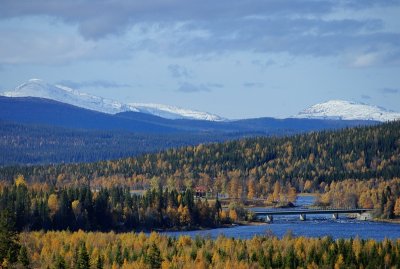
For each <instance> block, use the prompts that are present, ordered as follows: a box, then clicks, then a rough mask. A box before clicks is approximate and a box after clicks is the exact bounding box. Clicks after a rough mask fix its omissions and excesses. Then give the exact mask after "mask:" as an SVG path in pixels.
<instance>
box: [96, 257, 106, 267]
mask: <svg viewBox="0 0 400 269" xmlns="http://www.w3.org/2000/svg"><path fill="white" fill-rule="evenodd" d="M95 266H96V267H95V268H96V269H103V268H104V258H103V257H102V256H101V255H99V256H97V258H96V262H95Z"/></svg>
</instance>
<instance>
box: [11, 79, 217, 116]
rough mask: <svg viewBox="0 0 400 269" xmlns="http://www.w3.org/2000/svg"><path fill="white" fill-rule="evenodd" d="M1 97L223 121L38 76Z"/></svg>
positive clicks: (96, 109) (207, 114)
mask: <svg viewBox="0 0 400 269" xmlns="http://www.w3.org/2000/svg"><path fill="white" fill-rule="evenodd" d="M3 96H6V97H39V98H46V99H51V100H55V101H58V102H62V103H66V104H70V105H74V106H77V107H81V108H86V109H90V110H94V111H98V112H102V113H107V114H116V113H120V112H127V111H133V112H141V113H146V114H151V115H155V116H159V117H163V118H167V119H192V120H207V121H222V120H224V119H223V118H222V117H219V116H217V115H213V114H210V113H207V112H200V111H194V110H189V109H183V108H179V107H175V106H168V105H160V104H144V103H130V104H124V103H121V102H118V101H115V100H111V99H107V98H103V97H99V96H94V95H90V94H87V93H83V92H80V91H77V90H74V89H72V88H69V87H66V86H63V85H52V84H49V83H46V82H45V81H43V80H41V79H30V80H29V81H28V82H26V83H23V84H21V85H19V86H18V87H16V88H15V89H14V90H12V91H6V92H4V93H3Z"/></svg>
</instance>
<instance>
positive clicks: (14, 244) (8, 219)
mask: <svg viewBox="0 0 400 269" xmlns="http://www.w3.org/2000/svg"><path fill="white" fill-rule="evenodd" d="M14 223H15V222H14V218H13V216H12V215H11V214H10V212H9V211H8V210H3V211H2V212H0V264H1V263H3V262H4V261H7V262H8V263H14V262H16V260H17V259H16V258H17V255H18V252H19V248H20V246H19V243H18V234H17V232H16V230H15V224H14Z"/></svg>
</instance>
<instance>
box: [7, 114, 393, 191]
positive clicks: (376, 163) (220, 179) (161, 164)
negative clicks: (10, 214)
mask: <svg viewBox="0 0 400 269" xmlns="http://www.w3.org/2000/svg"><path fill="white" fill-rule="evenodd" d="M17 174H22V175H24V176H25V178H26V179H27V180H28V181H29V182H46V183H47V184H50V185H54V186H65V185H74V184H80V183H82V182H86V181H87V180H90V181H91V183H92V184H94V185H99V186H111V185H115V184H119V185H125V186H129V187H131V188H134V189H147V188H149V186H151V184H152V181H158V182H161V184H162V185H163V186H168V188H169V189H177V190H180V189H185V188H191V187H193V186H196V185H204V186H206V187H207V188H210V189H212V190H213V192H214V193H225V194H228V195H229V196H230V197H233V198H246V197H248V198H252V197H267V196H268V195H269V194H271V193H272V192H273V191H274V188H275V185H276V184H275V183H276V182H278V183H279V186H280V188H281V189H283V190H285V191H286V192H289V191H290V189H291V188H295V190H296V191H297V192H323V191H324V188H325V186H326V184H330V183H331V182H332V181H341V180H345V179H358V180H368V179H373V178H381V179H384V180H388V179H392V178H394V177H400V122H398V121H397V122H390V123H384V124H380V125H376V126H371V127H359V128H349V129H344V130H341V131H323V132H314V133H309V134H303V135H295V136H291V137H284V138H261V137H260V138H249V139H242V140H237V141H230V142H225V143H214V144H208V145H203V144H201V145H198V146H187V147H183V148H180V149H168V150H165V151H162V152H160V153H154V154H145V155H142V156H139V157H135V158H128V159H120V160H116V161H102V162H96V163H86V164H68V165H67V164H61V165H54V166H29V167H27V166H14V167H4V168H1V169H0V179H4V180H8V181H12V180H14V178H15V176H16V175H17Z"/></svg>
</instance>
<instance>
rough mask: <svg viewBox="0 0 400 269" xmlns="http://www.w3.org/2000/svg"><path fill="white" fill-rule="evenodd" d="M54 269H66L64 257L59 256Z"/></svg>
mask: <svg viewBox="0 0 400 269" xmlns="http://www.w3.org/2000/svg"><path fill="white" fill-rule="evenodd" d="M53 268H54V269H66V268H67V267H66V265H65V260H64V257H63V256H61V255H57V257H56V260H55V262H54V267H53Z"/></svg>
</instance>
